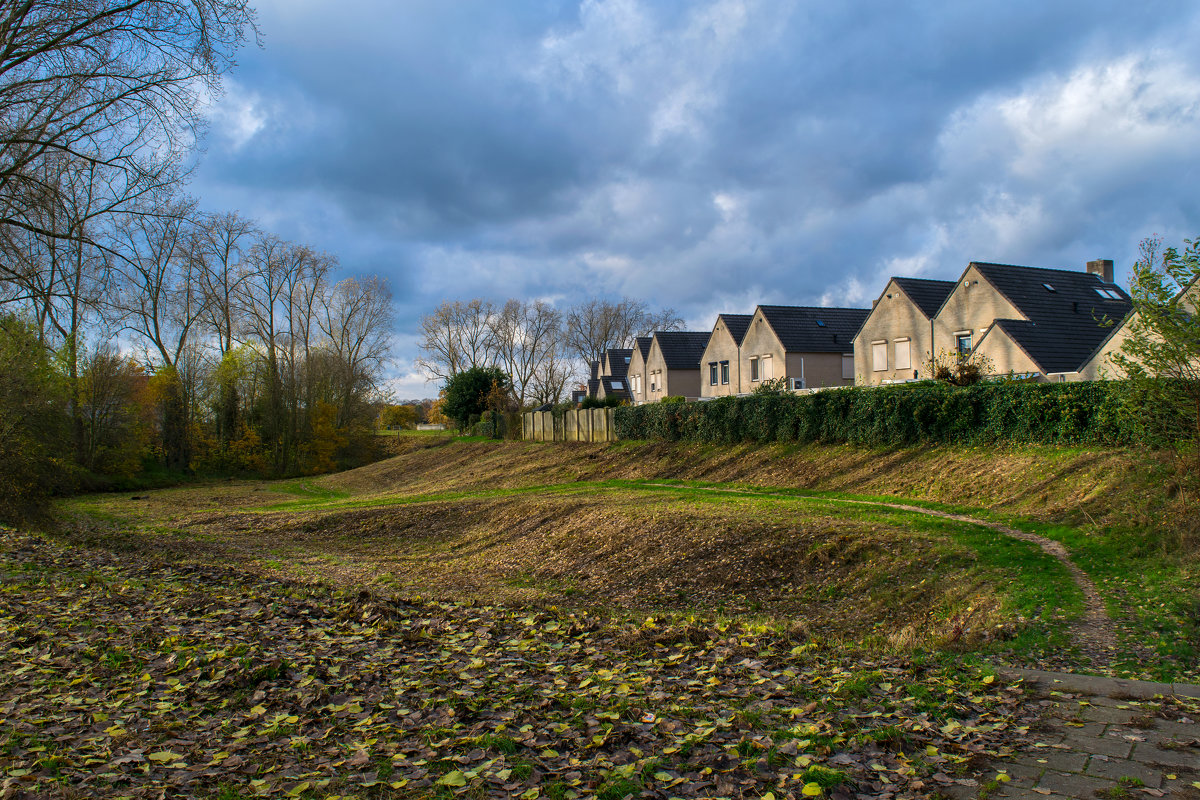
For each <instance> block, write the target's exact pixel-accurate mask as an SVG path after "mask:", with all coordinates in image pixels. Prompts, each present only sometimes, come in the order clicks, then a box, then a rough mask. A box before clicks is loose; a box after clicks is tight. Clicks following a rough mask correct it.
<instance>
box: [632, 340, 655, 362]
mask: <svg viewBox="0 0 1200 800" xmlns="http://www.w3.org/2000/svg"><path fill="white" fill-rule="evenodd" d="M653 342H654V337H653V336H639V337H637V340H636V341H635V343H634V344H635V346H636V347H637V349H638V351H639V352H640V353H641V354H642V361H645V360H646V357H647V356H649V355H650V345H651V344H652V343H653Z"/></svg>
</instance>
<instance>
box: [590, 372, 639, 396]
mask: <svg viewBox="0 0 1200 800" xmlns="http://www.w3.org/2000/svg"><path fill="white" fill-rule="evenodd" d="M600 387H601V389H602V390H603V391H602V393H598V394H597V395H596V396H597V397H605V398H608V397H616V398H617V399H619V400H629V399H631V396H630V394H629V381H627V380H625V376H624V375H619V376H618V375H605V376H604V377H603V378H601V379H600Z"/></svg>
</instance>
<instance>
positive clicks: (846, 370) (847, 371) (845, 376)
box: [842, 353, 854, 381]
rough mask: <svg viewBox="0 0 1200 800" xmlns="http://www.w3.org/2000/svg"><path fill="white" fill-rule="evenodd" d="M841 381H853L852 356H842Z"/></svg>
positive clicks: (844, 354)
mask: <svg viewBox="0 0 1200 800" xmlns="http://www.w3.org/2000/svg"><path fill="white" fill-rule="evenodd" d="M842 380H844V381H852V380H854V356H853V355H852V354H846V353H843V354H842Z"/></svg>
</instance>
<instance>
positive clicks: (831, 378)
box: [775, 353, 854, 389]
mask: <svg viewBox="0 0 1200 800" xmlns="http://www.w3.org/2000/svg"><path fill="white" fill-rule="evenodd" d="M846 355H850V354H849V353H846ZM785 362H786V364H787V374H786V376H785V377H788V378H799V377H801V376H803V377H804V386H805V388H806V389H818V388H822V387H826V386H853V385H854V378H853V376H852V377H849V378H842V353H788V354H787V358H786V359H785ZM801 362H803V364H801ZM775 377H776V378H778V377H780V375H779V373H778V371H776V374H775Z"/></svg>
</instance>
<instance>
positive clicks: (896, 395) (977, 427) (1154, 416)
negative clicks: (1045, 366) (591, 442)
mask: <svg viewBox="0 0 1200 800" xmlns="http://www.w3.org/2000/svg"><path fill="white" fill-rule="evenodd" d="M1148 391H1149V390H1148V388H1147V387H1146V386H1144V385H1139V384H1134V383H1129V382H1124V381H1095V382H1084V383H1055V384H1050V383H1026V382H995V383H991V382H989V383H981V384H976V385H975V386H965V387H960V386H951V385H948V384H944V383H937V382H933V381H925V382H920V383H909V384H900V385H896V386H881V387H869V388H868V387H854V388H847V389H837V390H829V391H824V392H815V393H813V394H807V395H791V394H781V395H752V396H749V397H723V398H718V399H716V400H711V401H709V402H705V403H688V404H686V405H678V404H664V403H651V404H647V405H641V406H623V407H621V408H618V409H617V412H616V432H617V436H618V437H620V438H622V439H661V440H666V441H690V442H716V443H724V444H734V443H738V442H759V443H763V442H828V443H849V444H860V445H915V444H923V443H932V444H945V443H960V444H988V443H995V442H1038V443H1046V444H1054V443H1062V444H1067V443H1091V444H1149V445H1155V446H1161V445H1166V444H1170V443H1171V442H1170V436H1171V435H1172V434H1170V433H1169V432H1171V431H1175V432H1178V431H1179V430H1180V429H1186V426H1182V428H1181V426H1180V425H1179V420H1178V419H1175V418H1174V416H1175V414H1176V412H1157V413H1150V412H1148V411H1147V408H1148V407H1150V404H1149V403H1148V402H1147V401H1148V397H1147V392H1148ZM1175 435H1177V433H1176V434H1175Z"/></svg>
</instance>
